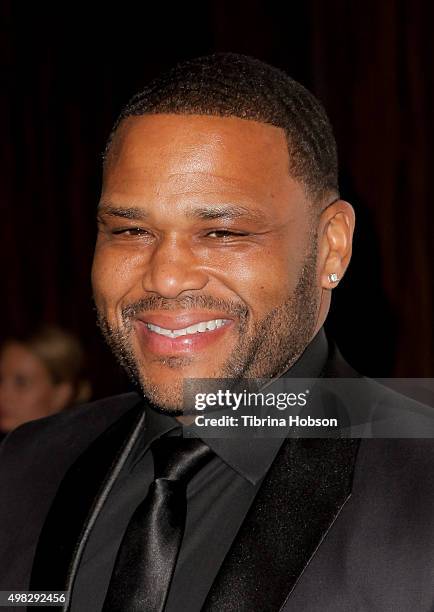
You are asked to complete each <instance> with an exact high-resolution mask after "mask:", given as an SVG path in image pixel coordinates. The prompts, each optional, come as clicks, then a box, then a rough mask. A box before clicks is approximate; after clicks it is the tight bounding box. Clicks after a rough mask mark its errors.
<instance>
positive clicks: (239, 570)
mask: <svg viewBox="0 0 434 612" xmlns="http://www.w3.org/2000/svg"><path fill="white" fill-rule="evenodd" d="M357 449H358V440H341V439H337V440H334V439H310V440H307V439H305V440H302V439H288V440H285V442H284V444H283V445H282V447H281V449H280V451H279V453H278V455H277V457H276V459H275V461H274V463H273V465H272V467H271V468H270V471H269V472H268V474H267V476H266V478H265V480H264V483H263V485H262V486H261V488H260V490H259V492H258V495H257V497H256V499H255V501H254V502H253V505H252V507H251V508H250V511H249V513H248V514H247V517H246V519H245V520H244V522H243V525H242V527H241V529H240V531H239V533H238V535H237V537H236V539H235V542H234V544H233V545H232V548H231V549H230V551H229V553H228V555H227V557H226V559H225V561H224V562H223V565H222V567H221V568H220V571H219V573H218V575H217V578H216V580H215V581H214V584H213V586H212V588H211V590H210V593H209V595H208V598H207V600H206V602H205V605H204V607H203V611H204V612H205V611H206V612H209V611H211V610H212V611H214V612H225V611H226V610H227V611H230V610H237V612H244V611H245V612H251V611H252V610H261V612H272V611H273V612H278V611H279V610H280V609H281V607H282V606H283V604H284V603H285V600H286V599H287V597H288V594H289V593H290V592H291V590H292V589H293V588H294V586H295V584H296V581H297V579H298V578H299V577H300V575H301V573H302V572H303V569H304V568H305V567H306V565H307V563H308V562H309V560H310V558H311V557H312V555H313V554H314V552H315V550H316V549H317V547H318V546H319V545H320V543H321V540H322V539H323V537H324V536H325V534H326V533H327V531H328V529H329V528H330V526H331V525H332V523H333V521H334V520H335V518H336V516H337V514H338V513H339V511H340V509H341V508H342V506H343V505H344V503H345V502H346V500H347V499H348V497H349V495H350V492H351V480H352V473H353V467H354V463H355V458H356V453H357Z"/></svg>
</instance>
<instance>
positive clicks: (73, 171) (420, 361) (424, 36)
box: [0, 0, 434, 396]
mask: <svg viewBox="0 0 434 612" xmlns="http://www.w3.org/2000/svg"><path fill="white" fill-rule="evenodd" d="M143 4H144V5H145V4H146V3H143ZM92 9H93V11H92ZM0 10H1V13H2V14H1V37H0V44H1V61H2V63H3V70H2V75H3V79H2V81H3V83H2V85H3V87H2V94H1V98H0V111H1V118H2V132H1V135H2V138H1V142H2V146H1V153H0V155H1V164H0V168H1V183H0V189H1V202H2V214H1V224H0V241H1V242H0V244H1V248H2V257H1V262H2V267H1V274H2V281H3V289H4V291H3V299H2V300H1V306H0V307H1V323H2V325H1V329H0V335H1V336H6V335H9V334H13V333H15V332H18V331H20V332H21V331H23V330H26V329H32V328H34V327H35V326H37V325H39V324H40V323H41V322H56V323H59V324H62V325H64V326H66V327H67V328H69V329H71V330H72V331H75V332H76V333H77V334H78V335H79V336H80V337H81V339H82V341H83V343H84V345H85V347H86V350H87V354H88V361H89V371H90V373H91V376H92V379H93V384H94V390H95V395H97V396H100V395H103V394H106V393H110V392H115V391H117V390H118V389H120V388H122V387H124V386H125V385H126V381H125V379H124V378H123V376H122V375H121V373H120V371H119V369H118V368H117V366H116V365H115V364H114V363H113V361H112V360H111V357H110V356H109V354H108V351H107V350H106V349H105V347H104V344H103V342H102V340H101V339H100V336H99V332H98V331H97V329H96V326H95V322H94V321H95V316H94V312H93V307H92V300H91V290H90V281H89V272H90V265H91V258H92V249H93V243H94V234H95V231H94V210H95V205H96V202H97V200H98V189H99V181H100V154H101V151H102V149H103V147H104V141H105V138H106V137H107V135H108V133H109V130H110V127H111V124H112V122H113V120H114V119H115V116H116V113H117V112H118V111H119V109H120V107H121V104H122V103H124V102H125V101H126V100H127V99H128V98H129V96H130V95H131V94H132V93H134V91H135V90H136V89H138V88H139V87H140V86H141V84H142V83H144V82H145V81H146V80H147V79H148V78H150V77H152V76H153V75H155V74H156V73H157V72H158V71H159V70H160V69H162V68H165V67H167V66H169V65H171V64H172V63H173V62H174V61H176V60H178V59H182V58H185V57H191V56H195V55H199V54H203V53H208V52H212V51H214V50H233V51H239V52H243V53H248V54H251V55H255V56H257V57H259V58H261V59H264V60H266V61H270V62H271V63H274V64H276V65H278V66H279V67H281V68H283V69H285V70H287V71H288V73H289V74H291V75H292V76H294V77H295V78H297V79H299V80H300V81H302V82H303V83H304V84H306V85H307V86H308V87H310V88H311V89H312V90H313V91H314V92H315V93H316V94H317V95H318V96H319V97H320V99H321V100H322V101H323V102H324V104H325V106H326V108H327V110H328V112H329V114H330V116H331V119H332V123H333V125H334V127H335V131H336V136H337V140H338V146H339V151H340V159H341V166H342V185H343V195H344V196H345V197H346V198H348V199H349V200H351V201H352V202H353V203H354V205H355V208H356V212H357V214H358V220H359V223H358V230H357V234H356V242H355V252H354V261H353V264H352V266H351V269H350V272H349V273H348V276H347V277H346V278H345V279H344V281H343V283H342V286H340V287H339V289H338V290H337V291H336V292H335V299H334V305H333V310H332V313H331V316H330V321H329V328H330V329H331V332H332V333H333V334H334V335H335V336H336V337H337V339H338V341H339V343H340V345H341V346H342V349H343V352H344V354H345V355H346V356H347V357H348V359H349V360H351V361H352V362H353V363H354V364H355V365H356V366H357V367H358V368H359V369H360V370H361V371H363V372H364V373H367V374H370V375H382V376H387V375H397V376H432V375H433V370H434V363H433V345H434V339H433V332H432V313H433V284H432V276H433V262H434V257H433V235H434V233H433V231H432V230H433V226H434V224H433V212H432V209H433V206H432V203H431V199H432V195H431V189H430V184H431V168H430V145H431V143H432V142H434V138H433V137H434V134H433V122H432V116H431V112H432V108H433V74H432V72H433V68H434V62H433V42H432V36H431V32H430V29H431V26H432V24H433V23H434V20H433V17H434V16H433V14H432V13H433V9H432V5H431V3H430V2H425V3H424V2H410V0H408V1H407V2H403V1H400V0H391V1H390V2H385V3H384V2H383V3H378V2H373V1H370V2H363V3H362V2H344V1H343V0H332V1H330V2H321V1H320V0H309V1H307V2H305V3H289V4H287V5H286V6H285V7H282V6H281V5H279V4H278V3H277V2H276V3H273V2H271V3H270V2H265V0H264V2H258V1H256V2H255V1H250V2H249V3H247V2H246V3H244V2H241V3H233V2H227V1H221V0H220V1H219V2H217V1H214V2H209V3H205V4H204V6H202V7H201V8H200V9H199V8H197V7H185V6H183V7H178V8H173V9H172V8H167V7H161V8H158V7H153V8H152V9H150V8H149V7H147V6H146V5H145V6H143V7H141V8H140V5H139V4H137V5H136V4H134V5H133V4H132V5H131V8H129V7H128V6H125V7H123V12H121V11H120V10H119V9H118V8H116V7H115V8H113V9H109V8H107V4H105V5H101V8H100V10H99V11H97V10H95V8H94V7H93V5H90V4H89V3H88V4H87V5H86V7H85V6H83V7H81V8H80V6H79V5H76V4H74V5H71V4H70V5H68V7H67V8H65V6H59V5H55V4H54V3H53V6H47V5H43V6H32V5H29V4H27V5H25V6H24V5H22V6H20V5H19V3H14V2H12V1H8V2H6V1H4V2H1V3H0ZM110 10H112V11H113V12H110Z"/></svg>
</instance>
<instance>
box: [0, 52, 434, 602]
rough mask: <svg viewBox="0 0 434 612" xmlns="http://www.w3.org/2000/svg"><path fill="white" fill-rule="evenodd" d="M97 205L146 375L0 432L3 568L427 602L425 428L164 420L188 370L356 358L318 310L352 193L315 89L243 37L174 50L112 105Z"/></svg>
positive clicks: (201, 594)
mask: <svg viewBox="0 0 434 612" xmlns="http://www.w3.org/2000/svg"><path fill="white" fill-rule="evenodd" d="M98 224H99V234H98V241H97V245H96V252H95V260H94V266H93V273H92V276H93V287H94V296H95V302H96V305H97V310H98V318H99V324H100V327H101V329H102V331H103V333H104V335H105V337H106V339H107V341H108V343H109V344H110V346H111V347H112V349H113V352H114V353H115V355H116V356H117V358H118V359H119V360H120V362H121V363H122V364H123V365H124V366H125V368H126V369H127V370H128V372H129V373H130V374H131V376H132V378H133V379H134V380H135V382H136V383H137V385H138V387H139V389H140V392H139V393H138V394H135V393H131V394H127V395H124V396H120V397H114V398H109V399H107V400H102V401H99V402H96V403H94V404H91V405H89V406H86V407H83V408H79V409H77V410H76V411H75V412H73V413H70V414H67V415H60V416H55V417H51V418H48V419H44V420H41V421H38V422H35V423H33V424H29V425H26V426H24V427H22V428H20V429H18V430H17V431H16V432H15V433H14V434H13V435H11V436H9V438H8V439H7V440H6V442H5V444H4V446H3V449H2V456H1V463H0V469H1V480H0V482H1V485H2V491H3V492H4V501H3V502H2V508H1V514H0V524H1V529H2V546H1V552H0V554H1V566H0V567H1V570H0V573H1V578H0V588H1V589H3V590H8V591H10V590H18V589H28V588H30V589H32V590H46V591H54V590H57V591H59V590H60V591H67V593H68V595H69V604H65V606H64V609H70V610H73V611H74V612H75V611H78V612H84V611H89V612H90V611H92V612H94V611H98V610H104V611H118V610H119V611H121V610H126V611H130V610H152V611H154V610H166V611H175V610H176V611H180V610H181V611H188V612H194V611H198V610H214V611H225V610H231V611H232V610H237V611H241V610H242V611H249V612H251V611H252V610H258V611H261V612H263V611H272V610H276V611H277V610H285V611H297V612H300V611H302V610H305V611H308V612H316V611H318V612H319V611H320V610H321V612H324V611H330V612H332V611H333V612H344V611H345V612H348V610H378V611H380V610H381V611H385V610H394V611H402V612H404V611H405V612H407V611H408V610H420V611H427V612H428V610H432V607H433V594H434V589H433V587H434V585H433V582H434V581H433V571H432V568H433V567H434V563H433V561H434V558H433V557H434V546H433V544H434V537H433V536H434V533H433V532H434V530H433V520H432V516H433V511H434V507H433V499H434V495H433V493H432V491H433V484H434V483H433V476H432V475H433V469H432V465H433V460H434V449H433V445H432V443H431V442H430V441H429V440H425V441H416V440H409V441H405V440H404V441H397V440H362V441H361V442H360V441H359V440H357V439H344V438H336V437H331V438H326V439H293V438H292V439H282V438H264V439H256V440H252V439H248V438H247V439H236V440H234V439H230V438H224V437H223V438H218V439H205V440H204V441H203V442H200V441H198V440H197V439H195V440H194V441H193V444H192V445H191V446H190V447H189V450H187V447H188V443H189V442H191V440H190V441H189V440H187V439H183V437H182V435H181V436H179V434H180V431H179V429H180V425H181V424H185V423H187V424H188V423H190V422H191V420H192V418H194V417H193V416H192V412H194V411H193V408H192V406H188V405H184V402H183V384H184V381H185V380H187V379H216V378H225V379H233V380H242V379H243V378H245V379H247V378H248V379H252V378H260V379H267V380H268V379H274V380H279V379H280V378H285V377H289V378H295V377H300V378H306V377H309V378H315V377H318V376H321V377H326V376H328V377H355V378H357V377H358V375H357V374H356V373H355V372H354V371H353V370H352V369H351V368H350V366H348V365H347V364H346V363H345V362H344V361H343V359H342V357H341V356H340V355H339V352H338V351H337V349H336V347H334V345H333V344H332V343H331V342H328V341H327V339H326V337H325V335H324V332H323V329H322V326H323V323H324V321H325V319H326V316H327V312H328V309H329V305H330V299H331V293H332V290H333V289H334V288H335V287H336V286H337V284H338V282H339V280H340V279H341V278H342V276H343V275H344V273H345V271H346V269H347V266H348V264H349V261H350V257H351V243H352V235H353V230H354V212H353V209H352V207H351V206H350V205H349V204H348V203H347V202H345V201H343V200H341V199H340V197H339V191H338V182H337V161H336V150H335V143H334V139H333V135H332V131H331V128H330V125H329V122H328V120H327V117H326V115H325V113H324V111H323V109H322V107H321V105H320V104H319V102H318V101H317V100H316V99H315V98H314V97H313V96H312V95H311V94H310V93H309V92H307V91H306V90H305V89H304V88H303V87H302V86H301V85H299V84H298V83H296V82H294V81H292V80H291V79H289V78H288V77H287V76H286V75H284V74H283V73H281V72H280V71H278V70H276V69H274V68H272V67H270V66H267V65H265V64H263V63H261V62H259V61H257V60H253V59H251V58H246V57H243V56H238V55H234V54H218V55H214V56H210V57H206V58H200V59H197V60H193V61H191V62H185V63H183V64H181V65H179V66H178V67H176V68H175V69H173V70H172V71H170V72H169V73H168V74H166V75H164V76H163V77H161V78H159V79H157V80H156V81H154V82H153V83H151V84H150V85H149V86H148V87H147V88H146V89H145V90H144V91H143V92H141V93H139V94H138V95H137V96H135V97H134V98H133V99H132V101H131V102H130V103H129V104H128V105H127V107H126V108H125V109H124V111H123V112H122V114H121V116H120V118H119V120H118V121H117V123H116V125H115V127H114V130H113V132H112V135H111V137H110V139H109V143H108V145H107V149H106V153H105V159H104V177H103V187H102V194H101V199H100V203H99V207H98ZM373 348H374V349H375V347H373ZM353 400H354V402H356V398H351V397H350V399H349V400H347V404H346V406H345V408H346V409H347V410H349V411H351V409H352V407H353ZM385 404H386V406H387V408H388V409H389V408H391V409H392V410H393V409H394V407H395V406H396V405H397V404H399V401H398V400H397V398H396V396H394V395H393V394H392V393H390V395H388V396H387V397H386V400H385ZM354 406H355V403H354ZM366 409H367V410H369V409H370V406H367V407H366ZM359 442H360V443H359ZM161 449H163V450H161ZM163 464H164V465H163ZM187 464H188V465H187ZM192 466H193V467H192ZM187 472H188V477H187V476H186V474H187Z"/></svg>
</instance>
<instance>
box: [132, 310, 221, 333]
mask: <svg viewBox="0 0 434 612" xmlns="http://www.w3.org/2000/svg"><path fill="white" fill-rule="evenodd" d="M213 319H226V320H230V321H233V319H232V318H231V317H228V315H227V314H226V313H224V312H217V311H212V312H210V311H207V312H198V311H196V312H179V313H176V314H174V313H169V312H156V313H146V314H145V315H143V316H139V317H138V320H139V321H141V322H142V323H145V324H146V323H151V324H152V325H158V326H159V327H164V328H165V329H171V330H174V329H183V328H184V327H190V325H196V324H197V323H201V322H202V321H212V320H213ZM214 331H215V330H214ZM203 333H207V332H203Z"/></svg>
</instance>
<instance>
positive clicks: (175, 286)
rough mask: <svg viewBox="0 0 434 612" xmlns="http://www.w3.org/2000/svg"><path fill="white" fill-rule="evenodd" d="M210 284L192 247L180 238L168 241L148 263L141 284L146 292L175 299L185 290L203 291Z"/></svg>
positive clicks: (162, 243)
mask: <svg viewBox="0 0 434 612" xmlns="http://www.w3.org/2000/svg"><path fill="white" fill-rule="evenodd" d="M207 282H208V275H207V274H206V272H205V271H204V270H203V269H201V266H200V261H199V260H198V258H197V257H196V256H195V254H194V253H193V251H192V248H191V245H190V244H188V243H187V242H186V241H182V240H181V239H178V238H165V239H163V240H162V241H161V242H160V243H159V245H158V246H157V247H156V248H155V250H154V252H153V254H152V257H151V259H150V260H149V261H148V262H147V265H146V269H145V271H144V274H143V278H142V284H143V289H144V290H145V291H149V292H154V293H158V294H159V295H161V296H162V297H165V298H176V297H178V296H179V295H180V294H181V293H183V292H184V291H194V290H200V289H203V288H204V287H205V285H206V284H207Z"/></svg>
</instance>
